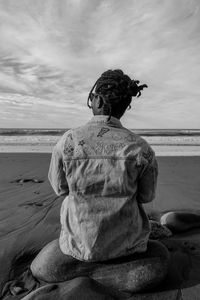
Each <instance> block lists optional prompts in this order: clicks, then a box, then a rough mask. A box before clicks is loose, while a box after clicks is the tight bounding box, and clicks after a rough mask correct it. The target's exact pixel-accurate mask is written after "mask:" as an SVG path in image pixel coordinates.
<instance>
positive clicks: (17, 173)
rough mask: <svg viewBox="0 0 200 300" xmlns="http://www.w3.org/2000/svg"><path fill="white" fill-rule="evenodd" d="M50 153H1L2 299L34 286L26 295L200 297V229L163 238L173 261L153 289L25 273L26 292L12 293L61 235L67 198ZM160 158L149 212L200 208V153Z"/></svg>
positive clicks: (56, 296)
mask: <svg viewBox="0 0 200 300" xmlns="http://www.w3.org/2000/svg"><path fill="white" fill-rule="evenodd" d="M50 156H51V154H50V153H1V154H0V168H1V173H0V295H4V296H3V299H22V297H23V296H25V295H26V294H28V293H29V292H30V291H31V290H32V289H34V291H33V292H32V293H30V294H29V295H28V296H26V298H24V299H31V300H32V299H145V300H147V299H171V300H173V299H184V300H185V299H199V298H198V296H199V291H200V285H199V283H200V229H193V230H190V231H188V232H185V233H182V234H179V235H173V236H172V237H170V238H167V239H164V240H162V242H163V243H164V244H165V245H167V246H168V248H169V249H170V252H171V260H172V262H171V264H170V268H169V274H168V277H167V279H166V280H165V282H164V283H163V285H162V286H161V287H159V289H157V290H156V291H153V292H152V293H149V294H146V295H127V294H120V293H116V292H115V291H110V290H107V289H105V288H104V287H102V286H101V285H99V284H97V283H96V282H94V281H92V280H90V279H87V278H78V279H74V280H71V281H68V282H64V283H60V284H45V283H41V282H40V283H38V282H36V283H35V285H33V284H32V282H31V281H30V282H28V279H27V278H26V280H27V282H26V283H27V287H28V290H27V292H26V293H24V294H21V295H17V296H14V295H12V294H11V293H10V291H11V292H13V288H12V286H14V283H15V281H14V280H15V279H19V278H20V275H21V274H23V271H25V270H26V269H27V266H28V265H30V262H31V261H32V260H33V258H34V257H35V255H36V254H37V253H38V252H39V250H40V249H41V248H42V247H43V246H44V245H46V244H47V243H48V242H50V241H51V240H53V239H55V238H57V237H58V236H59V232H60V223H59V210H60V205H61V203H62V200H63V197H62V196H61V197H57V196H56V195H55V194H54V192H53V190H52V188H51V186H50V184H49V182H48V179H47V172H48V167H49V162H50ZM158 163H159V179H158V189H157V196H156V199H155V200H154V201H153V202H152V203H151V204H148V205H146V210H147V212H148V213H150V214H151V215H156V213H161V214H162V213H164V212H167V211H170V210H175V211H195V212H200V201H199V200H200V174H199V170H200V157H198V156H194V157H188V156H187V157H158ZM155 212H156V213H155ZM6 283H7V284H6ZM14 292H15V290H14ZM14 292H13V293H14ZM39 295H40V296H39ZM181 297H182V298H181Z"/></svg>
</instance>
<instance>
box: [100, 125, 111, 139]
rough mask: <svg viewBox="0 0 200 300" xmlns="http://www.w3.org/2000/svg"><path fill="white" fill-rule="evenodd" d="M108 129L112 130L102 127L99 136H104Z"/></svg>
mask: <svg viewBox="0 0 200 300" xmlns="http://www.w3.org/2000/svg"><path fill="white" fill-rule="evenodd" d="M108 131H110V129H108V128H105V127H102V128H101V130H100V131H99V133H98V134H97V137H102V136H103V135H104V134H105V133H106V132H108Z"/></svg>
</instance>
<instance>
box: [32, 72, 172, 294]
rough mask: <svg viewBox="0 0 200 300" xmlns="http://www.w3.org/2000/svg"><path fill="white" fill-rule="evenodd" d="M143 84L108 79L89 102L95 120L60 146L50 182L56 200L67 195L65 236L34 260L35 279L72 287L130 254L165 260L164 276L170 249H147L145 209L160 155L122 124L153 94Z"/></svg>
mask: <svg viewBox="0 0 200 300" xmlns="http://www.w3.org/2000/svg"><path fill="white" fill-rule="evenodd" d="M138 84H139V81H135V80H131V79H130V77H129V76H127V75H125V74H124V73H123V72H122V71H121V70H113V71H112V70H108V71H106V72H104V73H103V74H102V75H101V76H100V78H99V79H98V80H97V81H96V83H95V85H94V86H93V88H92V90H91V91H90V93H89V97H88V102H87V104H88V106H89V108H91V109H92V112H93V115H94V116H93V118H92V119H91V120H90V121H89V122H88V123H86V124H85V125H84V126H81V127H78V128H74V129H71V130H69V131H67V132H66V133H65V134H64V135H63V136H62V138H61V139H60V140H59V142H58V143H57V145H56V146H55V147H54V149H53V153H52V158H51V164H50V168H49V174H48V177H49V180H50V183H51V185H52V187H53V189H54V191H55V192H56V194H57V195H63V194H66V198H65V199H64V201H63V203H62V207H61V213H60V215H61V233H60V237H59V240H56V241H53V242H51V243H50V244H48V245H47V246H46V247H45V248H44V249H43V250H42V251H41V253H40V254H39V255H38V257H36V259H35V260H34V261H33V263H32V265H31V270H32V273H33V275H34V276H36V277H38V278H40V279H43V280H45V281H48V282H52V281H54V282H55V281H62V280H67V279H70V278H72V277H75V276H78V275H79V276H80V275H81V274H83V275H85V274H88V273H89V272H90V273H91V270H93V269H94V266H96V265H97V264H98V263H101V262H105V261H110V260H111V261H112V260H113V259H115V260H117V259H119V260H120V259H122V260H123V258H124V257H130V255H133V257H135V258H137V255H138V259H142V258H145V257H146V258H147V257H148V258H149V259H151V257H155V256H156V257H158V259H160V258H161V257H162V258H163V270H165V271H163V272H165V273H166V261H167V260H168V253H167V250H166V249H165V248H164V246H162V245H161V244H159V243H158V242H150V243H149V234H150V225H149V220H148V218H147V216H146V213H145V211H144V209H143V204H144V203H147V202H150V201H152V200H153V199H154V197H155V190H156V183H157V174H158V172H157V170H158V168H157V162H156V158H155V154H154V151H153V150H152V149H151V147H150V146H149V144H148V143H147V142H146V141H145V140H144V139H142V138H141V137H140V136H138V135H136V134H134V133H133V132H132V131H130V130H128V129H127V128H125V127H123V126H122V124H121V122H120V118H121V117H122V116H123V114H124V113H125V111H126V109H127V108H130V104H131V100H132V97H135V96H140V95H141V90H143V88H145V87H147V86H146V85H138ZM164 265H165V266H164ZM70 272H72V273H73V274H72V273H70ZM149 272H150V273H151V270H149ZM76 274H77V275H76ZM152 274H153V273H152ZM150 275H151V274H150ZM161 277H162V276H161ZM150 281H151V283H152V284H154V283H155V282H158V281H159V280H158V278H157V279H156V278H155V280H154V279H153V277H151V276H150V277H148V279H144V284H143V285H142V286H141V289H142V288H143V287H146V286H148V284H149V282H150ZM154 281H155V282H154ZM100 282H101V280H100ZM141 282H142V281H141ZM122 289H123V288H122Z"/></svg>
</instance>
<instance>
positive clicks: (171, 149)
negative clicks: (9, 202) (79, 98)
mask: <svg viewBox="0 0 200 300" xmlns="http://www.w3.org/2000/svg"><path fill="white" fill-rule="evenodd" d="M151 147H152V148H153V150H154V151H155V154H156V156H157V157H159V156H200V146H182V145H179V146H174V145H170V146H166V145H159V146H154V145H151ZM52 150H53V146H52V145H51V146H50V145H42V146H41V145H27V144H26V145H25V144H24V145H23V144H22V145H16V146H10V145H0V154H1V153H52Z"/></svg>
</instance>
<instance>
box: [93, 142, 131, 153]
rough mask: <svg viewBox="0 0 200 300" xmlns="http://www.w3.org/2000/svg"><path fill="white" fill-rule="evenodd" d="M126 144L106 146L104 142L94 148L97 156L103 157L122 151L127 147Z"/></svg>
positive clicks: (98, 143)
mask: <svg viewBox="0 0 200 300" xmlns="http://www.w3.org/2000/svg"><path fill="white" fill-rule="evenodd" d="M125 146H126V144H124V143H115V144H110V145H109V144H104V143H103V142H97V143H96V145H95V148H94V151H95V153H96V154H99V155H102V154H106V155H109V154H111V153H115V152H117V151H118V150H121V149H122V148H123V147H125Z"/></svg>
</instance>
